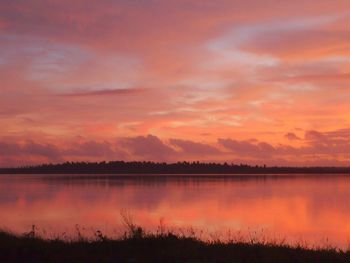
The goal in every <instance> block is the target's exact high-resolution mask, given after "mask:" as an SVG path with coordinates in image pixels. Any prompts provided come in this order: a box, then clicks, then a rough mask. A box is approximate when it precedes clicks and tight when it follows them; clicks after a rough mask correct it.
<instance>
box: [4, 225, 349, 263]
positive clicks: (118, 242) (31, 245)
mask: <svg viewBox="0 0 350 263" xmlns="http://www.w3.org/2000/svg"><path fill="white" fill-rule="evenodd" d="M134 227H135V228H132V229H131V230H130V232H129V233H128V234H127V235H125V236H124V237H121V238H119V239H109V238H108V237H106V236H104V235H103V234H102V233H101V232H100V231H96V235H95V239H94V240H87V239H84V238H81V239H78V240H70V241H69V240H66V241H64V240H62V239H59V238H57V239H50V240H49V239H42V238H40V237H36V236H35V232H32V231H31V232H28V233H26V234H24V235H14V234H11V233H9V232H0V261H1V262H67V263H69V262H189V263H190V262H197V263H201V262H206V263H207V262H208V263H209V262H221V263H225V262H350V252H349V251H343V250H340V249H337V248H334V247H324V248H322V247H320V248H308V247H306V246H305V245H303V244H299V245H295V246H291V245H288V244H284V243H283V242H282V241H281V242H276V241H275V242H263V243H262V242H260V243H259V242H258V243H254V242H235V241H228V242H222V241H220V240H217V241H210V242H209V241H201V240H199V239H197V238H196V237H185V236H179V235H175V234H173V233H171V232H168V233H163V234H160V233H158V234H145V233H144V232H143V230H142V228H140V227H136V226H134Z"/></svg>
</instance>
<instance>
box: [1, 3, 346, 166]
mask: <svg viewBox="0 0 350 263" xmlns="http://www.w3.org/2000/svg"><path fill="white" fill-rule="evenodd" d="M349 102H350V1H349V0H332V1H329V0H318V1H314V0H294V1H281V0H264V1H260V0H218V1H213V0H201V1H198V0H186V1H185V0H163V1H161V0H148V1H146V0H123V1H121V0H90V1H83V0H74V1H67V0H53V1H51V0H26V1H19V0H18V1H16V0H1V1H0V127H1V128H0V166H1V167H5V166H18V165H27V164H38V163H47V162H55V163H57V162H64V161H102V160H153V161H167V162H174V161H182V160H189V161H193V160H200V161H217V162H223V161H228V162H234V163H241V162H242V163H249V164H267V165H296V166H300V165H308V166H311V165H325V166H329V165H336V166H340V165H350V103H349Z"/></svg>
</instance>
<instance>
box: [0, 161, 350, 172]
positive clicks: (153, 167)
mask: <svg viewBox="0 0 350 263" xmlns="http://www.w3.org/2000/svg"><path fill="white" fill-rule="evenodd" d="M0 173H2V174H5V173H7V174H20V173H24V174H265V173H266V174H278V173H313V174H316V173H323V174H325V173H338V174H339V173H343V174H344V173H350V167H278V166H274V167H267V166H265V165H263V166H259V165H255V166H252V165H247V164H233V163H230V164H229V163H212V162H210V163H205V162H198V161H197V162H186V161H184V162H177V163H165V162H146V161H144V162H125V161H110V162H65V163H60V164H42V165H37V166H23V167H18V168H0Z"/></svg>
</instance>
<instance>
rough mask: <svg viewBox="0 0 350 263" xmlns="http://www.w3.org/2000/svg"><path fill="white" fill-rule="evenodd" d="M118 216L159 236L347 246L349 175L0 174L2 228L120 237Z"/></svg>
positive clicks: (349, 221) (121, 227)
mask: <svg viewBox="0 0 350 263" xmlns="http://www.w3.org/2000/svg"><path fill="white" fill-rule="evenodd" d="M121 213H122V214H124V215H125V214H128V215H130V216H132V218H133V220H134V222H135V223H136V224H139V225H141V226H143V227H144V228H146V229H148V230H150V231H156V229H157V227H158V226H159V225H160V221H161V222H162V225H163V226H165V228H168V229H174V230H176V231H184V232H185V231H192V230H191V229H194V231H195V232H196V233H197V234H198V235H200V236H201V237H202V238H204V239H206V238H212V239H213V238H214V239H215V238H217V237H220V238H230V237H234V238H237V237H238V236H241V237H243V238H246V239H253V240H258V239H260V240H261V239H263V238H267V239H275V240H282V239H286V241H287V242H290V243H293V244H295V243H297V242H299V243H300V242H301V243H304V242H306V243H307V244H309V245H321V246H326V245H334V246H338V247H341V248H348V245H349V240H350V239H349V238H350V176H347V175H342V176H339V175H319V176H317V175H273V176H269V175H266V176H263V175H257V176H252V175H242V176H222V175H221V176H218V177H215V175H211V176H205V175H203V176H201V175H199V176H197V175H196V176H185V177H182V176H180V175H178V176H149V175H145V176H142V175H139V176H112V175H0V228H2V229H5V230H11V231H13V232H16V233H23V232H28V231H29V230H30V229H31V226H32V225H36V226H37V228H38V231H39V233H40V234H41V235H43V236H46V237H54V236H55V235H63V234H62V233H66V235H67V236H74V235H75V234H76V228H77V226H78V227H79V229H80V230H81V231H82V233H83V234H84V235H86V236H91V235H93V231H94V230H101V231H102V232H103V233H106V234H107V235H110V236H114V235H120V234H121V233H122V232H123V231H124V228H123V224H122V220H121Z"/></svg>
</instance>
